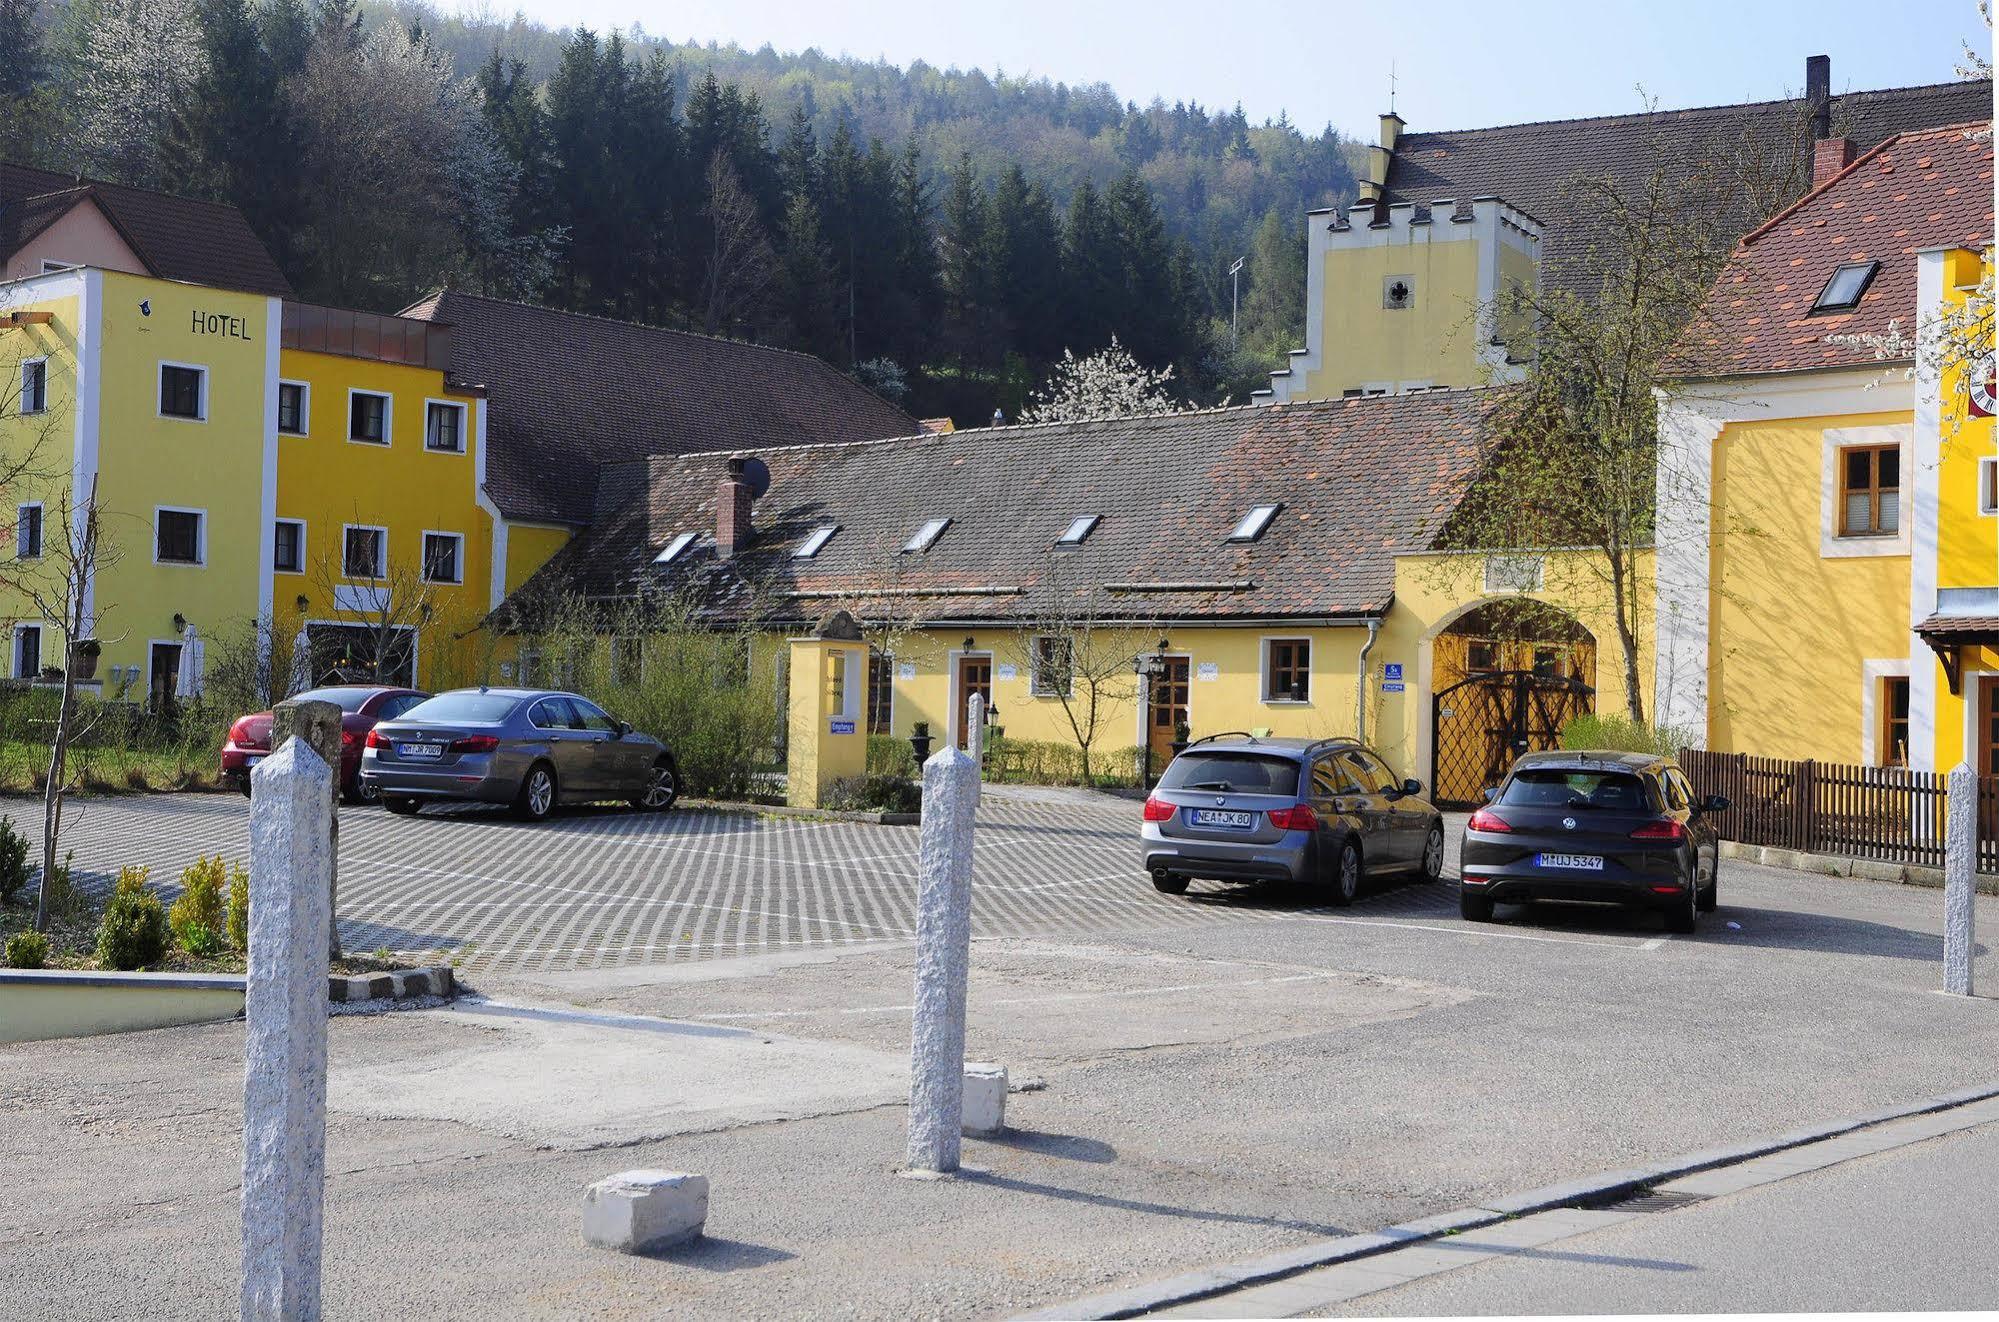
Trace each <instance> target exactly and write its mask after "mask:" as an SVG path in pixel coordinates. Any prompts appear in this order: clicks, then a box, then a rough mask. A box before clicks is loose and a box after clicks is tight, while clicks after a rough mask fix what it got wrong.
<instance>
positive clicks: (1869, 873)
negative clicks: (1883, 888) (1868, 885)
mask: <svg viewBox="0 0 1999 1322" xmlns="http://www.w3.org/2000/svg"><path fill="white" fill-rule="evenodd" d="M1851 866H1852V869H1853V875H1854V876H1856V877H1859V878H1861V879H1862V880H1863V881H1895V882H1899V881H1902V880H1904V879H1906V878H1907V877H1908V875H1909V870H1908V868H1907V867H1906V866H1904V865H1903V864H1900V863H1890V862H1887V861H1886V860H1884V859H1879V858H1856V859H1854V860H1853V861H1852V864H1851Z"/></svg>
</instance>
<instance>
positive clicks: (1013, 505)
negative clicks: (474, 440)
mask: <svg viewBox="0 0 1999 1322" xmlns="http://www.w3.org/2000/svg"><path fill="white" fill-rule="evenodd" d="M1494 398H1495V396H1494V393H1493V392H1492V391H1490V390H1457V391H1437V392H1432V393H1425V394H1412V395H1402V396H1387V397H1372V398H1367V399H1347V400H1339V399H1335V400H1322V401H1314V402H1309V403H1296V404H1277V405H1269V406H1264V407H1254V408H1225V409H1213V410H1208V411H1204V412H1194V413H1175V414H1166V415H1163V416H1158V417H1137V418H1121V419H1114V420H1106V421H1101V422H1082V423H1053V424H1043V425H1039V426H1026V427H989V428H981V429H977V430H966V431H959V432H955V433H949V434H945V435H925V436H919V437H912V438H907V439H895V440H888V441H879V442H874V443H869V444H858V445H836V446H815V447H811V448H805V449H789V450H765V451H762V452H760V453H759V455H758V456H757V457H758V458H761V459H762V460H763V461H764V462H765V463H766V464H767V465H768V466H769V469H770V474H771V484H770V489H769V491H768V492H767V494H765V495H764V496H763V498H762V499H760V500H759V501H757V502H756V506H755V509H754V512H753V515H752V522H753V525H754V527H755V528H756V535H755V538H754V540H753V542H752V544H751V547H750V549H749V550H748V551H747V552H746V553H744V554H742V555H739V556H738V557H736V558H735V559H734V560H732V561H722V560H719V559H718V558H717V557H716V555H715V548H714V538H713V534H714V529H715V513H716V495H717V487H718V486H719V484H720V483H721V481H722V480H723V478H724V476H725V472H726V463H727V460H728V459H729V457H730V456H729V455H727V454H691V455H675V456H657V457H652V458H649V459H645V460H639V461H635V462H633V463H629V464H619V465H616V466H614V467H609V468H606V469H605V472H604V481H603V483H602V490H601V494H600V500H601V502H602V512H601V513H600V516H599V517H598V518H597V519H596V521H595V522H594V523H593V524H592V525H591V527H590V528H589V529H588V531H586V532H585V533H583V534H582V535H580V536H579V537H578V538H577V539H576V540H575V541H573V542H571V543H570V544H569V545H568V546H567V547H565V548H564V549H563V550H562V551H561V552H559V553H558V554H557V555H556V556H555V557H554V559H552V560H551V561H550V562H549V564H548V565H546V566H545V567H544V568H543V569H542V571H541V572H540V573H539V574H537V575H536V576H535V577H534V579H532V580H531V581H530V582H529V583H528V585H527V586H526V587H524V588H523V589H522V591H521V592H520V593H519V594H517V595H516V598H515V599H514V601H513V602H512V603H510V605H512V606H514V607H515V608H516V609H519V610H522V611H526V610H530V609H531V607H532V603H534V602H535V601H537V600H541V599H544V598H545V594H555V595H563V594H567V593H580V594H582V595H584V596H588V597H595V598H599V599H629V598H632V597H635V596H637V595H639V594H641V593H664V594H673V593H679V592H683V591H684V592H691V593H692V594H693V595H694V596H696V597H697V598H698V599H700V600H703V601H705V602H706V603H708V605H709V606H710V607H712V608H715V609H717V610H718V611H719V612H721V613H722V614H725V615H726V614H736V613H740V612H741V611H743V610H744V608H745V607H746V606H747V605H748V603H749V602H750V601H751V600H752V599H755V600H757V601H759V602H761V603H762V609H764V610H767V611H769V612H771V613H773V615H774V616H775V617H776V618H777V619H781V620H785V621H797V620H803V621H810V620H813V619H816V618H817V617H818V616H819V615H821V614H823V613H824V612H825V611H826V610H827V609H829V608H830V607H831V606H833V605H835V604H840V605H848V606H850V607H851V606H852V605H854V604H856V603H858V604H859V605H861V606H862V607H863V608H865V606H866V603H867V601H868V600H870V599H872V600H875V601H877V602H881V601H885V600H887V599H888V596H889V594H890V593H892V594H893V597H894V598H895V600H897V601H898V602H901V603H903V604H902V605H900V606H898V607H897V608H896V609H895V611H894V613H895V614H896V616H897V617H898V618H903V617H905V612H906V613H907V615H908V616H913V617H914V618H918V619H923V620H930V621H953V622H958V621H966V622H969V621H977V620H1006V619H1022V618H1032V617H1034V616H1036V615H1045V614H1047V613H1048V612H1049V610H1050V602H1051V601H1053V600H1055V599H1057V598H1058V597H1059V596H1060V595H1061V594H1064V593H1067V594H1071V596H1072V607H1073V598H1077V597H1080V598H1083V599H1086V600H1087V602H1088V605H1089V608H1090V610H1091V611H1092V613H1093V614H1101V615H1103V616H1105V617H1107V618H1118V619H1131V620H1144V621H1154V620H1169V619H1189V618H1202V619H1207V618H1236V619H1244V618H1267V619H1282V618H1331V617H1348V618H1351V617H1358V616H1364V615H1370V614H1376V613H1379V612H1381V611H1383V610H1385V609H1386V608H1387V607H1388V604H1389V602H1390V600H1391V598H1392V596H1393V593H1394V581H1395V569H1394V559H1393V558H1394V556H1395V554H1396V553H1398V552H1402V551H1408V550H1417V549H1422V548H1423V547H1426V546H1428V545H1429V544H1430V542H1431V540H1432V538H1433V537H1434V535H1435V533H1436V530H1437V528H1438V526H1439V525H1440V523H1441V521H1442V519H1443V517H1444V516H1445V515H1446V514H1448V512H1449V511H1450V510H1451V509H1452V508H1454V507H1455V506H1456V504H1457V501H1458V499H1459V497H1460V495H1461V494H1462V492H1463V489H1464V487H1465V484H1466V483H1467V482H1468V481H1469V479H1470V478H1471V476H1472V475H1473V473H1474V472H1475V471H1476V470H1477V469H1478V467H1479V466H1480V464H1481V462H1482V460H1483V457H1484V453H1485V442H1484V417H1485V414H1486V411H1487V410H1488V409H1489V408H1490V407H1491V404H1492V402H1493V400H1494ZM913 474H921V480H920V481H912V480H911V477H912V475H913ZM1264 503H1273V504H1280V505H1281V506H1282V509H1281V510H1280V512H1279V513H1278V514H1277V516H1276V518H1275V519H1274V520H1273V521H1272V522H1271V524H1270V525H1269V528H1268V529H1267V530H1266V531H1265V532H1264V534H1263V536H1262V537H1261V539H1260V540H1257V541H1254V542H1247V543H1233V542H1230V541H1229V540H1228V537H1229V533H1230V531H1231V529H1232V528H1233V527H1234V526H1235V525H1236V523H1237V522H1238V520H1240V519H1241V518H1242V517H1243V515H1244V514H1246V513H1247V512H1248V511H1249V510H1250V509H1251V508H1252V507H1254V506H1256V505H1258V504H1264ZM1092 514H1094V515H1098V516H1100V520H1101V521H1100V522H1099V523H1098V524H1097V526H1096V527H1095V529H1094V530H1093V531H1092V532H1091V533H1090V534H1089V536H1088V537H1087V538H1086V539H1085V540H1084V541H1083V543H1082V544H1081V545H1080V546H1078V547H1076V548H1074V549H1065V550H1062V551H1056V550H1055V542H1056V539H1057V538H1058V537H1059V536H1060V535H1061V534H1062V532H1063V530H1064V529H1065V528H1066V527H1068V526H1069V524H1070V523H1071V521H1072V520H1074V519H1077V518H1079V517H1082V516H1084V515H1092ZM935 518H949V519H950V520H951V524H950V526H949V527H948V528H947V529H946V530H945V531H944V533H943V534H942V536H940V537H939V538H938V539H937V540H936V542H935V544H934V545H933V546H932V547H931V549H930V550H929V551H928V552H926V553H907V554H905V553H903V552H902V551H901V550H900V548H901V547H902V546H903V544H904V543H905V542H906V541H908V540H909V538H910V536H911V534H913V533H914V532H915V531H916V530H917V529H918V528H919V527H921V526H922V525H923V523H924V522H925V521H926V520H929V519H935ZM828 523H834V524H838V525H839V529H840V530H839V532H838V533H837V534H835V535H834V537H833V538H832V539H831V540H830V541H829V542H828V543H827V544H826V546H825V547H824V549H823V550H821V551H820V552H819V554H818V555H817V556H816V557H814V558H813V559H810V560H801V559H797V558H794V557H793V555H792V552H793V551H794V550H795V549H796V548H797V547H798V546H799V545H800V544H801V543H802V542H803V541H804V540H805V539H806V538H807V537H808V536H810V535H811V533H812V532H813V530H814V529H817V528H820V527H822V526H824V525H826V524H828ZM683 532H695V533H698V534H701V537H700V540H699V541H697V542H696V543H695V544H694V545H693V546H692V547H691V548H690V549H689V550H688V551H686V552H685V553H684V554H683V555H682V556H681V557H680V558H678V559H676V560H675V561H674V562H673V563H672V564H669V565H665V566H660V565H656V564H654V562H653V561H654V557H655V556H656V555H657V554H658V553H659V552H660V551H661V549H662V548H664V547H665V546H666V545H667V544H668V543H669V542H670V541H672V540H673V538H674V537H675V536H677V535H678V534H680V533H683ZM883 589H888V590H889V591H888V592H887V593H885V592H884V591H883ZM1064 609H1065V613H1066V610H1067V609H1069V608H1064Z"/></svg>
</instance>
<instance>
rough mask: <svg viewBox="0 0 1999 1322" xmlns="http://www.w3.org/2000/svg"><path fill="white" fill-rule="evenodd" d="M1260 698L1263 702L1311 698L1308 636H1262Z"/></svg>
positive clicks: (1299, 700) (1310, 662) (1310, 642)
mask: <svg viewBox="0 0 1999 1322" xmlns="http://www.w3.org/2000/svg"><path fill="white" fill-rule="evenodd" d="M1263 700H1264V701H1265V702H1310V701H1311V700H1312V640H1311V639H1309V638H1266V639H1264V640H1263Z"/></svg>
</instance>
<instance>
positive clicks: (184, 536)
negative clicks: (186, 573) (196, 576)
mask: <svg viewBox="0 0 1999 1322" xmlns="http://www.w3.org/2000/svg"><path fill="white" fill-rule="evenodd" d="M207 523H208V518H207V514H206V511H203V510H182V509H167V508H164V507H162V508H160V509H156V510H154V511H153V559H154V561H155V562H156V563H158V564H163V565H198V564H201V563H202V562H203V561H204V560H206V559H207V555H206V552H207V549H208V547H207V542H208V536H207V531H208V530H207V527H206V525H207Z"/></svg>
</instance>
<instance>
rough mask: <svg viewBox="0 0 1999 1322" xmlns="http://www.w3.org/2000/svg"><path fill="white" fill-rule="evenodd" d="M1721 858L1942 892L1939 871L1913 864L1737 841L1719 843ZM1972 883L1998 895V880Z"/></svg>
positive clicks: (1982, 878) (1980, 879)
mask: <svg viewBox="0 0 1999 1322" xmlns="http://www.w3.org/2000/svg"><path fill="white" fill-rule="evenodd" d="M1721 856H1722V857H1723V858H1733V859H1740V860H1742V861H1743V862H1745V863H1759V864H1761V865H1762V866H1764V867H1766V868H1784V869H1787V870H1789V871H1791V872H1808V873H1812V874H1814V875H1817V876H1821V877H1852V878H1854V879H1855V880H1857V881H1885V882H1892V883H1895V884H1898V885H1902V886H1921V887H1923V888H1925V889H1927V890H1942V889H1943V869H1942V868H1926V867H1923V866H1921V865H1920V864H1916V863H1890V862H1888V861H1886V860H1884V859H1878V858H1848V857H1847V856H1846V855H1844V854H1807V853H1805V852H1803V851H1802V850H1797V849H1780V848H1778V847H1777V846H1776V845H1745V844H1743V843H1742V842H1741V841H1739V840H1724V841H1722V842H1721ZM1974 880H1975V883H1976V885H1977V888H1978V892H1979V893H1980V894H1981V895H1999V877H1995V876H1990V875H1986V876H1980V877H1977V878H1975V879H1974Z"/></svg>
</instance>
